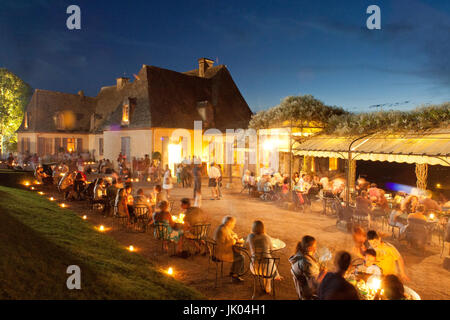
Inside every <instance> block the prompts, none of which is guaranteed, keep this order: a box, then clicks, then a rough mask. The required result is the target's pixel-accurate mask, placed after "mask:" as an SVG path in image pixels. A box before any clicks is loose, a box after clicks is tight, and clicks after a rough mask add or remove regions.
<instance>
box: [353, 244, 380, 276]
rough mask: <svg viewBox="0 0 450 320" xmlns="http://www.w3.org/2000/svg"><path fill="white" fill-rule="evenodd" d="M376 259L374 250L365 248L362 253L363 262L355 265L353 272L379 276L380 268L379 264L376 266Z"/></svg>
mask: <svg viewBox="0 0 450 320" xmlns="http://www.w3.org/2000/svg"><path fill="white" fill-rule="evenodd" d="M376 260H377V253H376V251H375V250H374V249H367V250H366V252H365V253H364V263H362V264H360V265H357V266H356V268H355V272H356V273H365V274H374V275H378V276H381V274H382V270H381V268H380V267H379V266H377V264H376Z"/></svg>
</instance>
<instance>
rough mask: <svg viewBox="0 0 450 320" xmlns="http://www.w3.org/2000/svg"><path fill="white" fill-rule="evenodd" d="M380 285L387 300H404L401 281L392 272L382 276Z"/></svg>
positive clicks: (403, 288) (403, 289)
mask: <svg viewBox="0 0 450 320" xmlns="http://www.w3.org/2000/svg"><path fill="white" fill-rule="evenodd" d="M381 286H382V288H383V290H384V295H383V297H384V298H385V299H387V300H404V299H405V298H406V297H405V287H404V286H403V283H402V282H401V281H400V279H399V278H398V277H397V276H395V275H393V274H390V275H387V276H385V277H383V280H382V281H381Z"/></svg>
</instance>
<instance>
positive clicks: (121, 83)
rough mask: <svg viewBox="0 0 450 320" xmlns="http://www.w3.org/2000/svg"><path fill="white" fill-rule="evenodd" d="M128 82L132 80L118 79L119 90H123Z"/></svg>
mask: <svg viewBox="0 0 450 320" xmlns="http://www.w3.org/2000/svg"><path fill="white" fill-rule="evenodd" d="M128 80H130V78H125V77H120V78H117V89H122V88H123V87H124V86H125V85H126V84H127V83H128Z"/></svg>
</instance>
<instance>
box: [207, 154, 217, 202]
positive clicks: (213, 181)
mask: <svg viewBox="0 0 450 320" xmlns="http://www.w3.org/2000/svg"><path fill="white" fill-rule="evenodd" d="M208 177H209V182H208V186H209V187H210V188H211V195H212V198H211V200H215V199H217V200H219V199H220V198H219V192H218V189H217V184H218V181H219V178H220V171H219V169H217V167H216V165H215V163H214V162H213V163H211V166H210V167H209V172H208Z"/></svg>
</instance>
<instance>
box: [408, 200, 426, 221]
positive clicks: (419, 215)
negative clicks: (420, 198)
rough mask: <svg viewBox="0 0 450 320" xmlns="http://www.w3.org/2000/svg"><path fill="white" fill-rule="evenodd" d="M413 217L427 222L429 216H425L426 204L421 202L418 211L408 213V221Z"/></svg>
mask: <svg viewBox="0 0 450 320" xmlns="http://www.w3.org/2000/svg"><path fill="white" fill-rule="evenodd" d="M411 219H417V220H422V221H425V222H426V221H427V217H426V216H425V206H424V205H421V204H419V205H418V206H417V207H416V211H415V212H412V213H410V214H408V222H409V221H410V220H411Z"/></svg>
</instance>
